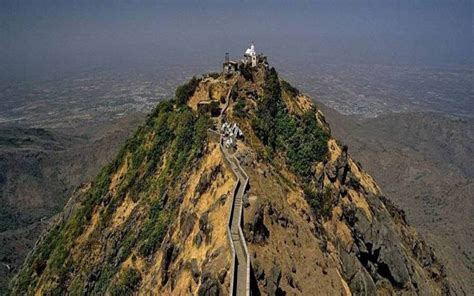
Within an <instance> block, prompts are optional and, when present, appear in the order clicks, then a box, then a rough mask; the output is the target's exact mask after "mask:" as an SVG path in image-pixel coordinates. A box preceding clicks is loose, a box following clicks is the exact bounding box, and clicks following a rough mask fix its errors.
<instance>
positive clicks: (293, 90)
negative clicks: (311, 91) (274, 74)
mask: <svg viewBox="0 0 474 296" xmlns="http://www.w3.org/2000/svg"><path fill="white" fill-rule="evenodd" d="M281 88H282V89H283V90H284V91H285V92H286V93H287V94H288V95H289V96H290V97H292V98H294V97H296V96H298V95H299V94H300V91H299V90H298V89H297V88H296V87H294V86H292V85H291V84H289V83H288V82H286V81H285V80H282V81H281Z"/></svg>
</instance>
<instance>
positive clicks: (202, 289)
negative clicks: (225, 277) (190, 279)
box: [197, 271, 223, 296]
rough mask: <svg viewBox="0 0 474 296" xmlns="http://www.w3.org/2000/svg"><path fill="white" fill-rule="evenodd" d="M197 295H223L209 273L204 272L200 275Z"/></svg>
mask: <svg viewBox="0 0 474 296" xmlns="http://www.w3.org/2000/svg"><path fill="white" fill-rule="evenodd" d="M197 295H199V296H220V295H223V294H222V289H221V286H220V284H219V281H218V280H217V279H216V278H215V277H214V276H213V275H212V274H211V273H210V272H209V271H205V272H203V273H202V275H201V285H200V286H199V289H198V292H197Z"/></svg>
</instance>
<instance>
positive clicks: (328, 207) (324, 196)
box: [304, 186, 334, 218]
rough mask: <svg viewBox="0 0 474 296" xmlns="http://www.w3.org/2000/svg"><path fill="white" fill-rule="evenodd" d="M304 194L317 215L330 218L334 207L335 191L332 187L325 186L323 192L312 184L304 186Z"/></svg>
mask: <svg viewBox="0 0 474 296" xmlns="http://www.w3.org/2000/svg"><path fill="white" fill-rule="evenodd" d="M304 196H305V199H306V200H307V201H308V203H309V205H310V206H311V209H312V210H313V212H314V214H315V215H316V217H321V218H330V217H331V214H332V209H333V206H334V205H333V192H332V190H331V188H330V187H324V188H323V190H322V192H321V191H319V190H314V189H313V188H311V187H310V186H306V187H305V188H304Z"/></svg>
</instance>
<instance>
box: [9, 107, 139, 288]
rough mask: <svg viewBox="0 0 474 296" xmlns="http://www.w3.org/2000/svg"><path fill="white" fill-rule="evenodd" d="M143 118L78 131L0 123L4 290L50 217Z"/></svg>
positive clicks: (109, 156)
mask: <svg viewBox="0 0 474 296" xmlns="http://www.w3.org/2000/svg"><path fill="white" fill-rule="evenodd" d="M140 120H141V117H139V116H137V115H133V114H130V116H129V117H127V118H123V119H121V120H114V121H111V122H108V123H107V124H103V125H95V126H88V127H86V128H76V129H74V130H51V129H48V130H45V129H41V128H25V127H18V126H11V125H6V124H4V125H2V126H1V127H0V242H1V245H0V294H2V291H4V289H5V288H6V286H7V284H8V281H9V280H10V279H11V278H12V276H13V275H14V274H15V273H16V272H18V269H19V266H20V265H21V263H22V262H23V260H24V258H25V256H26V254H27V253H28V252H29V251H30V250H31V248H32V246H33V244H34V242H35V241H36V240H37V239H38V236H39V234H40V233H41V231H42V230H43V229H44V228H45V227H46V226H47V225H48V221H49V220H50V219H51V217H53V216H55V215H57V214H58V213H59V212H61V210H62V208H63V207H64V205H65V203H66V202H67V200H68V198H69V196H70V195H71V193H72V192H73V190H74V188H76V187H77V186H78V185H79V184H81V183H83V182H90V180H91V179H92V177H93V176H95V175H96V174H97V172H98V171H99V169H100V167H101V166H103V165H105V164H107V163H108V162H109V161H110V159H111V158H112V157H113V156H114V155H115V153H116V152H117V150H118V144H119V143H120V142H123V141H124V140H125V139H126V138H127V137H128V134H129V132H130V130H131V128H133V126H135V125H137V124H138V122H139V121H140Z"/></svg>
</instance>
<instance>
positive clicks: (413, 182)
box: [324, 108, 474, 294]
mask: <svg viewBox="0 0 474 296" xmlns="http://www.w3.org/2000/svg"><path fill="white" fill-rule="evenodd" d="M324 111H325V114H326V116H327V118H328V121H329V122H330V123H331V127H332V131H333V133H334V135H335V136H336V137H337V138H340V139H343V140H344V143H347V144H348V145H349V146H350V147H351V151H352V154H353V155H354V156H355V157H356V158H357V159H358V160H360V161H361V163H363V164H364V168H365V169H366V170H367V171H368V172H370V173H371V174H372V175H373V176H375V178H376V180H377V181H378V182H379V184H380V185H381V187H382V188H384V191H385V193H386V194H387V195H388V196H390V198H392V199H393V200H394V201H395V202H396V203H397V204H399V205H400V206H401V207H402V208H403V209H405V210H406V212H407V218H408V221H409V222H410V223H412V224H413V225H414V226H415V227H416V228H417V229H418V230H419V231H420V232H421V233H422V234H423V235H424V236H425V237H426V238H427V240H428V241H429V242H430V243H432V244H433V245H434V246H435V248H436V250H437V251H438V254H439V255H440V257H441V258H443V261H444V263H445V265H446V268H447V272H448V274H449V275H450V277H451V278H453V279H456V280H457V281H458V284H459V285H460V286H462V287H464V292H465V293H466V294H472V293H473V292H474V286H472V281H469V280H467V279H470V278H473V276H474V274H473V272H474V265H473V264H474V261H473V255H474V254H473V252H472V247H471V246H472V245H473V243H474V219H473V218H472V214H471V213H472V212H473V211H474V209H473V207H474V200H473V196H474V195H473V192H474V187H473V186H474V179H473V176H474V175H473V170H472V169H473V167H474V163H473V159H474V158H473V155H474V153H473V150H472V147H474V122H473V121H472V119H466V118H465V119H462V118H457V117H449V116H446V115H442V114H434V113H408V114H391V115H384V116H380V117H378V118H371V119H367V118H366V119H360V118H356V117H348V116H341V115H340V114H339V113H337V112H335V111H334V110H331V109H329V108H324Z"/></svg>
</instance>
